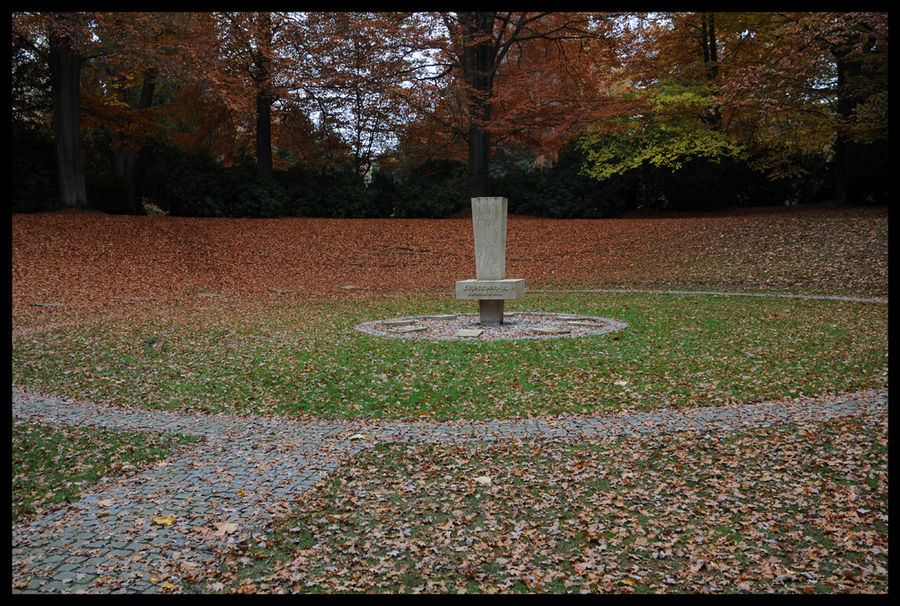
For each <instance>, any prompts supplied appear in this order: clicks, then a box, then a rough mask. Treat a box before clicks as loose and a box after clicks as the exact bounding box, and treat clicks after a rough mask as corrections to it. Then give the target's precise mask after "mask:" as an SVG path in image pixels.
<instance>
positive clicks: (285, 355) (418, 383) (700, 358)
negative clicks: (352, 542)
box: [12, 293, 888, 420]
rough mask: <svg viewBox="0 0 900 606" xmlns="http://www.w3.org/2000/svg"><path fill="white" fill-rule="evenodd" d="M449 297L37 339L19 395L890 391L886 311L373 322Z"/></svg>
mask: <svg viewBox="0 0 900 606" xmlns="http://www.w3.org/2000/svg"><path fill="white" fill-rule="evenodd" d="M473 309H474V307H473V306H472V305H471V304H468V305H467V304H466V303H463V302H458V301H455V300H452V299H448V298H447V297H424V296H419V297H413V298H408V299H407V298H393V299H377V300H359V301H352V302H335V301H331V302H324V303H304V302H298V303H294V304H279V305H271V304H262V303H252V304H247V305H242V306H233V307H223V308H221V309H216V310H201V311H191V312H185V313H181V314H171V315H158V316H155V317H150V316H146V315H145V316H134V317H131V318H129V319H119V320H110V321H105V322H102V323H93V324H85V325H82V326H70V327H65V328H59V329H56V330H53V331H50V332H46V333H33V334H29V335H25V336H22V337H20V338H19V339H17V340H16V341H15V342H14V343H13V364H12V368H13V382H14V383H16V384H18V385H21V386H23V387H26V388H32V389H40V390H47V391H50V392H53V393H57V394H60V395H65V396H70V397H76V398H84V399H89V400H95V401H113V402H128V403H131V404H138V405H143V406H147V407H166V408H175V407H183V408H189V409H196V410H205V411H223V410H224V411H230V412H242V413H243V412H250V413H270V412H275V413H282V414H290V415H316V416H322V417H330V418H411V417H422V416H425V417H428V418H432V419H437V420H444V419H454V418H485V417H508V416H514V415H523V416H536V415H556V414H561V413H587V414H590V413H595V412H606V411H610V410H616V409H636V410H650V409H654V408H658V407H661V406H695V405H718V404H727V403H733V402H747V401H755V400H760V399H773V398H781V397H792V396H798V395H815V394H820V393H825V392H834V391H844V390H853V389H860V388H869V387H884V386H886V385H887V360H888V357H887V356H888V354H887V321H888V310H887V306H886V305H880V304H867V303H853V302H840V301H817V300H798V299H777V298H757V297H728V296H705V295H694V296H678V295H650V294H641V293H623V294H619V293H531V294H529V295H527V296H526V297H525V299H523V300H520V301H517V302H516V303H515V304H511V305H509V306H508V309H510V310H513V311H515V310H520V311H548V312H569V313H578V314H587V315H595V316H602V317H612V318H617V319H619V320H623V321H625V322H627V323H628V324H629V325H630V326H629V327H628V328H626V329H625V330H623V331H620V332H616V333H610V334H606V335H600V336H593V337H583V338H573V339H569V338H565V339H544V340H528V341H525V340H522V341H504V342H469V341H467V342H459V341H434V342H429V341H426V340H404V339H389V338H381V337H373V336H370V335H366V334H363V333H360V332H358V331H356V330H354V328H353V327H354V326H355V325H356V324H358V323H360V322H364V321H368V320H377V319H386V318H391V317H399V316H410V315H420V314H426V313H444V312H451V311H457V312H459V311H467V312H471V311H473Z"/></svg>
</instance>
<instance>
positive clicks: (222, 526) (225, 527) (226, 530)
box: [215, 522, 238, 537]
mask: <svg viewBox="0 0 900 606" xmlns="http://www.w3.org/2000/svg"><path fill="white" fill-rule="evenodd" d="M215 527H216V535H218V536H220V537H224V536H226V535H229V534H233V533H234V532H235V531H237V529H238V525H237V523H236V522H217V523H216V524H215Z"/></svg>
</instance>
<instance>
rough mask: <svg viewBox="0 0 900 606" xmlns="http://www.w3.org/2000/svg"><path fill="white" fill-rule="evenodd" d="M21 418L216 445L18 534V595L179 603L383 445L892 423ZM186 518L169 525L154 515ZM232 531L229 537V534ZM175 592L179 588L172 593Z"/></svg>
mask: <svg viewBox="0 0 900 606" xmlns="http://www.w3.org/2000/svg"><path fill="white" fill-rule="evenodd" d="M12 391H13V393H12V396H13V397H12V401H13V414H14V416H15V417H19V418H29V419H33V420H37V421H41V422H45V423H49V424H54V425H86V426H94V427H105V428H120V429H129V430H140V431H160V432H172V433H182V434H188V435H196V436H200V437H201V438H204V439H203V440H201V441H200V442H198V443H195V444H194V445H192V446H191V448H190V450H189V453H190V455H189V456H186V455H184V454H182V455H179V456H174V457H170V458H169V459H166V460H164V461H160V462H159V463H158V464H157V465H156V466H154V467H153V468H151V469H149V470H147V471H144V472H142V473H139V474H136V475H133V476H130V477H125V478H121V479H118V480H115V481H113V482H111V483H109V484H106V485H104V486H100V487H98V488H97V489H96V490H94V491H93V492H90V493H89V494H86V495H83V497H82V498H81V500H80V501H78V502H76V503H73V504H71V505H68V506H65V507H62V508H60V509H57V510H55V511H53V512H52V513H50V514H48V515H46V516H44V517H41V518H38V519H34V520H30V521H27V522H23V523H18V524H15V525H14V526H13V532H12V535H13V537H12V563H13V566H12V568H13V574H12V581H13V587H14V589H13V591H14V592H15V593H69V592H90V593H116V592H127V593H154V592H157V591H160V590H161V589H160V588H162V587H166V588H167V589H171V590H173V591H178V590H179V589H180V588H181V585H180V583H181V582H182V581H183V580H184V579H185V578H189V577H190V576H191V575H192V573H193V572H194V571H196V570H200V569H202V568H203V567H204V566H207V565H209V564H211V563H213V562H215V561H216V558H217V552H219V551H220V550H222V549H223V548H225V547H227V546H228V545H229V543H233V542H235V541H239V540H241V539H243V538H245V537H248V536H252V535H253V534H256V533H260V532H263V531H264V530H265V529H266V527H267V525H268V524H269V522H271V521H272V520H273V519H274V518H276V517H277V516H279V515H282V514H284V513H287V512H288V511H289V508H290V505H291V502H292V501H293V500H294V499H295V498H296V497H297V496H298V495H302V494H303V493H304V492H305V491H307V490H308V489H309V488H310V487H311V486H312V485H313V484H315V483H316V482H318V481H320V480H321V479H323V478H325V477H326V476H327V475H328V474H330V473H331V472H332V471H334V470H336V469H338V468H339V467H340V466H341V465H342V464H343V463H344V462H345V461H347V460H348V459H349V458H350V457H352V456H354V455H356V454H357V453H359V452H360V451H362V450H364V449H366V448H369V447H372V446H374V445H375V444H377V443H391V442H406V443H409V442H418V443H429V442H430V443H434V442H461V441H474V440H478V441H483V440H498V439H515V438H521V439H554V438H556V439H562V438H566V439H583V438H593V437H612V436H619V435H633V434H651V433H669V432H679V431H726V430H731V429H737V428H740V427H752V426H767V425H771V424H774V423H785V422H791V421H800V420H813V421H815V420H826V419H829V418H835V417H839V416H847V415H871V414H887V406H888V390H886V389H885V390H877V391H876V390H873V391H866V392H858V393H852V394H843V395H839V396H832V397H827V398H821V399H814V398H801V399H796V400H787V401H783V402H766V403H758V404H747V405H741V406H728V407H715V408H695V409H679V410H674V409H673V410H659V411H655V412H648V413H627V412H621V413H616V414H609V415H602V416H593V417H583V416H560V417H548V418H536V419H512V420H485V421H451V422H445V423H430V422H403V421H299V420H295V419H288V418H272V417H267V418H262V417H238V416H227V415H204V414H199V413H196V414H193V413H191V414H189V413H184V412H170V411H149V410H145V409H139V408H129V407H119V406H103V405H97V404H91V403H86V402H76V401H72V400H67V399H63V398H57V397H48V396H42V395H39V394H34V393H29V392H27V391H25V390H22V389H18V388H16V387H15V386H14V387H13V390H12ZM165 516H175V519H174V522H173V523H172V524H171V525H162V524H159V523H156V522H154V521H153V518H154V517H157V518H162V517H165ZM228 523H234V524H236V525H237V529H236V530H235V531H234V532H232V533H228V528H229V527H227V526H223V524H228ZM165 583H171V584H172V585H173V586H174V587H170V586H168V585H165Z"/></svg>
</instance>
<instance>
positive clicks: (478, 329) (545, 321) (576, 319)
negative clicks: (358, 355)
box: [355, 311, 628, 341]
mask: <svg viewBox="0 0 900 606" xmlns="http://www.w3.org/2000/svg"><path fill="white" fill-rule="evenodd" d="M627 327H628V323H627V322H623V321H621V320H617V319H615V318H601V317H598V316H587V315H582V314H569V313H548V312H527V311H517V312H513V313H505V314H503V324H500V325H497V326H491V325H485V324H481V321H480V317H479V315H478V314H434V315H424V316H405V317H402V318H390V319H383V320H372V321H369V322H363V323H362V324H358V325H356V326H355V328H356V330H358V331H360V332H364V333H366V334H369V335H373V336H377V337H390V338H400V339H425V340H428V341H446V340H459V341H504V340H517V339H558V338H574V337H587V336H593V335H602V334H606V333H610V332H615V331H619V330H622V329H624V328H627Z"/></svg>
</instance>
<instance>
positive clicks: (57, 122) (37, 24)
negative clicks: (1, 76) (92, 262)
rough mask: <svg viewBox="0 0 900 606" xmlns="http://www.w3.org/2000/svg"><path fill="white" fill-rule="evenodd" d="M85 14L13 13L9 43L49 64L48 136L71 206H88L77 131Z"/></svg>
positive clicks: (85, 38) (62, 190) (61, 188)
mask: <svg viewBox="0 0 900 606" xmlns="http://www.w3.org/2000/svg"><path fill="white" fill-rule="evenodd" d="M88 22H89V15H87V14H83V13H16V14H14V15H13V19H12V26H13V27H12V31H13V39H14V43H15V44H16V45H18V46H20V47H26V48H28V49H29V51H30V52H32V53H33V54H34V55H35V56H38V57H41V58H42V59H43V60H44V61H45V62H46V64H47V65H48V67H49V70H50V83H51V88H52V98H53V119H52V122H53V138H54V145H55V148H56V163H57V173H58V178H59V192H60V194H59V195H60V201H61V202H62V204H63V206H65V207H67V208H73V209H89V208H91V205H90V203H89V201H88V199H87V191H86V186H85V174H84V170H85V159H84V146H83V142H82V136H81V70H82V66H83V64H84V53H85V49H86V48H88V47H89V44H90V43H89V38H90V37H89V32H88Z"/></svg>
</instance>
